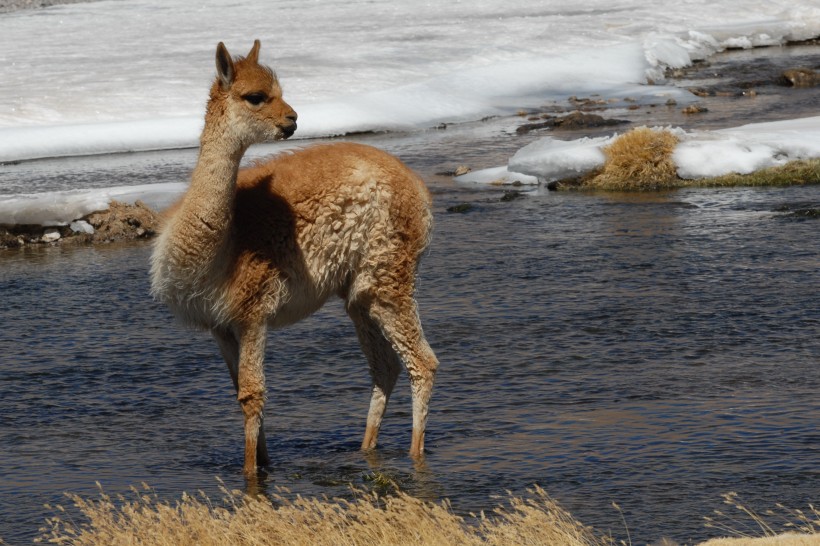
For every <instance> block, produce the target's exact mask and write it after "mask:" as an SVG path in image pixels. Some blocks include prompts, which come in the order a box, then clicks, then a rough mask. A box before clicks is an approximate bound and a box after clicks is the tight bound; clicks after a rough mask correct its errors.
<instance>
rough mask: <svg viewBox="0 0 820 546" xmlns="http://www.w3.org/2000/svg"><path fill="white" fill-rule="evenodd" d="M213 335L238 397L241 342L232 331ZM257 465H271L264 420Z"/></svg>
mask: <svg viewBox="0 0 820 546" xmlns="http://www.w3.org/2000/svg"><path fill="white" fill-rule="evenodd" d="M211 333H212V334H213V336H214V339H216V342H217V344H218V345H219V350H220V352H221V353H222V358H224V359H225V364H227V366H228V372H229V373H230V374H231V381H232V382H233V388H234V390H235V391H236V393H237V395H238V394H239V341H238V340H237V339H236V336H235V335H234V333H233V332H232V331H231V330H227V329H215V330H212V331H211ZM256 463H257V464H260V465H263V466H264V465H268V464H270V457H269V456H268V444H267V442H266V441H265V424H264V418H263V422H262V424H261V425H259V435H258V437H257V442H256Z"/></svg>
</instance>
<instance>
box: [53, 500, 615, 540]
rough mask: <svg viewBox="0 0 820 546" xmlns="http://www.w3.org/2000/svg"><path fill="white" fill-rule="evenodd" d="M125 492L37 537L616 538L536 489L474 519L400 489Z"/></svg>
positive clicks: (85, 506) (79, 504)
mask: <svg viewBox="0 0 820 546" xmlns="http://www.w3.org/2000/svg"><path fill="white" fill-rule="evenodd" d="M133 493H134V495H133V498H132V499H125V498H122V497H119V498H117V499H112V498H110V497H109V496H107V495H106V494H105V493H103V492H102V491H100V498H99V500H87V499H82V498H80V497H78V496H75V495H72V496H70V498H71V500H72V502H73V504H74V505H75V507H76V508H77V509H79V511H80V513H81V514H82V516H83V517H84V518H85V519H87V521H86V522H84V523H75V522H74V521H73V520H72V519H71V518H70V517H69V516H68V514H67V512H66V511H65V509H63V508H61V507H56V509H57V510H58V515H57V516H55V517H53V518H50V519H48V520H47V521H46V527H45V528H44V529H42V530H41V533H42V535H41V537H40V538H39V540H38V541H39V542H49V543H53V544H65V545H95V546H96V545H100V546H102V545H106V546H110V545H118V544H128V545H149V544H150V545H157V546H161V545H168V546H171V545H174V546H176V545H179V544H197V545H200V546H211V545H227V544H230V545H263V544H265V545H270V544H288V545H316V546H322V545H328V546H330V545H334V546H337V545H371V544H379V545H388V546H389V545H397V546H398V545H414V544H418V545H422V544H423V545H467V546H470V545H498V546H501V545H509V544H531V545H539V544H544V545H551V546H563V545H566V546H614V541H613V539H612V538H610V537H600V536H597V535H596V534H595V532H594V531H593V530H592V529H590V528H588V527H585V526H583V525H581V524H580V523H578V522H577V521H575V519H574V518H572V516H571V515H570V514H569V513H568V512H566V511H565V510H564V509H562V508H561V507H560V506H558V504H557V503H556V502H555V501H554V500H552V499H551V498H550V497H549V496H548V495H547V494H546V493H545V492H544V491H543V490H542V489H540V488H536V489H534V490H532V491H531V492H530V493H531V497H530V498H527V499H522V498H516V497H511V498H510V501H509V506H506V507H501V508H498V509H497V510H495V513H494V514H492V515H489V516H488V515H485V514H480V515H479V516H477V517H476V521H477V523H474V524H473V523H468V522H466V521H465V520H464V519H463V518H461V517H459V516H457V515H455V514H454V513H453V512H452V510H451V508H450V505H449V504H448V503H447V502H446V501H445V502H442V503H440V504H434V503H429V502H424V501H421V500H418V499H415V498H413V497H411V496H410V495H407V494H405V493H401V492H396V493H395V494H394V495H391V496H379V495H378V494H376V493H367V492H363V491H356V492H355V495H354V498H353V500H345V499H316V498H311V499H308V498H303V497H301V496H296V497H295V498H293V497H292V496H290V495H288V494H287V493H286V492H284V493H283V494H281V495H276V496H274V498H273V499H272V500H268V499H267V498H251V497H248V496H245V495H242V494H241V493H239V492H237V491H234V492H227V491H224V493H225V495H226V497H225V499H224V500H223V502H222V504H221V505H220V506H215V505H214V504H213V503H211V501H210V500H209V499H208V498H207V497H205V496H204V494H201V497H200V498H194V497H190V496H183V498H182V500H180V501H177V502H175V503H173V504H171V503H168V502H164V501H160V500H159V499H158V498H157V497H156V495H155V494H154V493H153V492H151V491H150V490H149V489H147V487H146V488H145V490H144V491H137V490H134V492H133Z"/></svg>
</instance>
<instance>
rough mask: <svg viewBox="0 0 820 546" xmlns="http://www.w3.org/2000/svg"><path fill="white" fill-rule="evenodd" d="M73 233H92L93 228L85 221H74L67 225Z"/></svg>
mask: <svg viewBox="0 0 820 546" xmlns="http://www.w3.org/2000/svg"><path fill="white" fill-rule="evenodd" d="M68 227H69V228H71V231H72V232H74V233H88V234H89V235H90V234H92V233H94V227H93V226H92V225H91V224H89V223H88V222H86V221H85V220H75V221H74V222H71V223H70V224H69V225H68Z"/></svg>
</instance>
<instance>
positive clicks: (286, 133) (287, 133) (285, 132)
mask: <svg viewBox="0 0 820 546" xmlns="http://www.w3.org/2000/svg"><path fill="white" fill-rule="evenodd" d="M281 129H282V138H290V137H291V136H293V133H295V132H296V122H294V123H291V124H290V125H288V126H286V127H282V128H281Z"/></svg>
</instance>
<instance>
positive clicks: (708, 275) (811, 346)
mask: <svg viewBox="0 0 820 546" xmlns="http://www.w3.org/2000/svg"><path fill="white" fill-rule="evenodd" d="M429 138H433V137H424V139H428V140H429ZM435 138H444V137H435ZM499 146H500V145H499ZM516 146H518V144H516ZM388 147H390V145H389V143H388ZM471 150H473V149H472V148H470V147H469V146H464V147H463V149H460V150H459V151H458V154H454V153H453V151H452V147H451V148H450V149H449V151H448V150H447V149H444V150H437V149H436V146H435V145H434V146H430V145H429V144H428V145H427V146H426V147H425V148H421V147H419V146H418V145H417V144H414V143H413V142H409V143H404V144H401V145H398V144H397V145H396V146H395V147H394V149H393V151H396V152H397V153H399V154H400V155H401V156H402V157H403V158H405V159H406V160H407V161H408V162H410V163H411V165H412V166H414V167H416V168H417V169H419V170H421V171H422V172H423V173H424V174H425V175H426V177H427V178H428V179H429V180H430V181H431V187H432V190H433V193H434V195H435V202H436V204H435V214H436V222H437V224H436V231H435V237H434V240H433V244H432V247H431V250H430V252H429V254H428V255H427V256H426V258H425V260H424V263H423V265H422V274H421V283H420V287H419V301H420V306H421V313H422V318H423V322H424V325H425V329H426V332H427V335H428V338H429V340H430V343H431V345H432V347H433V348H434V350H435V351H436V352H437V354H438V356H439V358H440V360H441V362H442V366H441V369H440V373H439V376H438V379H437V384H436V390H435V392H434V396H433V402H432V410H431V416H430V425H429V430H428V438H427V447H428V449H429V454H428V456H427V458H426V464H425V465H424V466H414V465H413V463H412V461H411V460H410V459H408V458H407V457H406V455H405V452H406V449H407V448H408V446H409V440H410V401H409V392H408V391H409V389H408V383H407V380H406V378H404V377H402V379H401V380H400V382H399V385H398V386H397V388H396V393H395V395H394V397H393V399H392V400H391V404H390V408H389V409H388V416H387V418H386V421H385V423H384V426H383V432H382V435H381V436H380V440H381V445H380V448H379V449H378V451H377V452H376V453H375V454H373V455H369V456H365V455H363V454H362V453H360V452H359V451H358V446H359V442H360V441H361V435H362V433H363V431H364V419H365V414H366V411H367V404H368V401H369V378H368V373H367V366H366V363H365V361H364V357H363V356H362V355H361V353H360V350H359V348H358V345H357V342H356V338H355V334H354V331H353V327H352V325H351V324H350V323H349V321H348V319H347V317H346V315H345V313H344V312H343V310H342V307H341V304H340V302H338V301H335V302H331V304H329V305H328V306H327V307H326V308H325V309H324V310H322V311H321V312H319V313H318V314H317V315H315V316H314V317H312V318H311V319H309V320H307V321H304V322H302V323H300V324H298V325H296V326H293V327H290V328H288V329H286V330H280V331H276V332H273V333H272V334H271V335H270V341H269V346H268V352H267V380H268V386H269V390H270V400H269V403H268V405H267V408H266V415H267V421H266V427H267V433H268V442H269V447H270V451H271V455H272V457H273V464H272V466H271V468H270V474H269V476H268V478H267V481H266V482H265V486H266V487H268V488H269V489H270V490H273V488H274V487H275V486H286V487H289V488H290V489H292V490H293V491H294V492H298V493H301V494H303V495H314V494H315V495H321V494H328V495H345V494H347V492H348V485H347V484H349V483H352V484H354V485H366V484H367V483H368V477H370V476H372V475H373V473H375V472H378V473H380V474H383V475H386V476H388V477H390V478H392V479H394V480H395V481H396V482H397V483H398V484H399V485H400V486H401V487H402V488H403V489H405V490H407V491H409V492H411V493H412V494H414V495H419V496H422V497H424V498H428V499H431V500H436V499H441V498H445V497H446V498H449V499H451V500H452V504H453V507H454V509H455V510H456V511H457V512H459V513H462V514H466V513H469V512H476V511H478V510H482V509H483V510H490V509H492V508H493V507H495V506H497V505H498V504H499V502H501V501H500V500H499V499H498V498H497V496H498V495H501V496H502V497H504V496H505V495H506V493H505V491H507V490H509V491H512V492H513V493H515V494H525V493H526V489H527V487H529V486H531V485H532V484H539V485H541V486H543V487H544V488H545V489H547V491H548V492H549V493H550V494H552V495H553V496H554V497H556V498H557V499H558V500H559V501H560V502H561V503H562V504H563V505H564V506H565V507H566V508H568V509H569V510H570V511H571V512H572V513H573V515H575V516H576V517H577V518H578V519H580V520H581V521H582V522H584V523H586V524H589V525H594V526H596V527H599V528H601V529H602V530H611V531H612V533H613V534H614V535H615V536H616V537H623V536H625V531H624V528H623V524H622V523H621V516H620V515H619V514H618V513H617V512H616V511H615V510H614V509H613V508H612V507H611V503H612V502H613V501H615V502H617V503H618V504H619V506H620V507H621V508H622V509H623V512H624V518H625V520H626V521H627V523H628V525H629V531H630V533H631V538H632V540H633V542H634V543H636V544H638V543H645V542H648V541H652V540H657V539H658V538H660V537H662V536H668V537H671V538H674V539H676V540H679V541H682V542H691V541H695V540H699V539H703V538H706V537H708V536H711V535H712V534H714V531H710V530H709V529H706V528H704V527H703V522H702V516H705V515H708V514H709V513H710V512H711V511H712V510H713V509H715V508H718V507H719V506H720V504H721V499H720V494H721V493H724V492H727V491H737V492H738V493H740V494H741V496H742V498H744V499H746V500H747V501H748V502H749V503H750V504H752V505H753V506H754V507H755V508H758V509H760V510H763V509H766V508H769V507H771V506H772V505H773V504H774V503H775V502H782V503H784V504H786V505H787V506H791V507H794V508H804V507H805V506H806V505H807V503H808V502H812V501H814V502H816V501H817V500H818V498H817V492H818V491H820V474H819V473H818V469H820V432H818V430H820V399H819V398H818V396H817V393H818V392H820V372H818V363H820V296H818V286H820V256H819V254H818V249H820V245H818V243H817V233H818V227H820V225H818V220H817V219H812V218H802V217H800V216H799V215H796V214H794V213H793V211H795V210H798V211H799V210H803V209H817V208H818V207H820V187H816V186H815V187H794V188H785V189H730V190H687V191H677V192H671V193H664V194H641V195H589V194H573V193H561V194H556V193H549V192H546V191H543V190H536V191H534V192H530V193H527V194H526V195H523V196H521V197H519V198H518V199H513V200H502V199H501V197H502V195H503V190H502V189H478V188H472V187H459V186H456V185H454V184H453V183H452V182H451V181H450V180H449V179H446V178H443V177H437V176H435V174H434V173H435V172H436V171H437V170H439V169H441V168H443V167H445V166H447V161H448V160H451V158H452V157H454V156H457V157H461V158H466V161H468V162H469V161H470V157H469V156H470V154H471V153H473V154H474V157H473V158H472V159H473V160H476V158H478V157H483V158H484V159H485V160H486V158H487V154H489V155H492V154H493V153H498V154H499V158H501V157H509V150H498V151H497V152H493V150H494V148H493V143H492V142H484V143H480V145H476V146H475V148H474V150H473V151H471ZM178 154H179V156H178V158H177V159H174V158H173V154H170V155H169V154H162V155H160V156H157V157H160V159H158V160H156V161H154V162H152V161H151V160H146V159H144V158H142V159H139V161H138V162H137V163H136V164H137V169H138V170H139V169H143V170H149V169H151V168H153V167H151V166H150V165H153V164H155V163H156V164H159V165H161V166H162V168H163V169H164V170H168V169H170V171H171V172H177V173H180V174H179V176H183V177H184V176H186V175H185V171H186V167H183V165H187V164H189V163H190V162H191V161H192V156H191V154H190V153H188V152H179V153H178ZM120 160H121V159H108V160H105V159H99V160H94V161H100V162H103V163H105V162H106V161H107V162H108V163H105V164H104V166H103V167H100V168H99V169H97V170H99V171H100V172H102V173H103V174H94V172H93V171H94V169H93V168H89V169H88V171H89V173H86V174H84V175H83V176H87V177H89V178H90V179H92V180H91V182H89V184H91V185H93V184H94V181H93V179H94V178H95V177H100V176H109V174H110V173H111V172H113V171H112V168H111V161H120ZM87 161H90V162H92V163H93V161H92V160H87ZM498 163H499V164H500V163H502V161H498ZM146 165H148V166H146ZM450 166H452V165H450ZM27 168H28V169H29V170H32V168H31V167H27ZM38 168H39V169H40V170H41V171H42V170H43V169H44V167H42V166H40V167H38ZM45 169H46V170H48V169H47V168H45ZM34 170H36V169H34ZM55 170H58V169H57V167H55ZM80 170H82V169H75V167H74V166H72V167H71V168H70V169H69V171H70V172H72V173H74V172H79V171H80ZM115 170H116V169H115ZM106 173H108V174H106ZM41 175H42V173H41ZM43 176H45V175H43ZM137 176H138V177H140V176H146V177H148V176H150V172H148V173H145V172H143V173H142V174H140V173H137ZM105 183H112V182H111V181H109V182H103V181H99V182H98V184H99V185H105ZM465 202H468V203H471V204H472V205H473V210H472V211H471V212H469V213H466V214H454V213H448V212H447V211H446V209H447V208H448V207H450V206H452V205H455V204H459V203H465ZM149 254H150V247H149V245H147V244H135V245H110V246H98V247H95V248H90V247H83V248H47V249H39V250H27V251H5V252H2V253H0V297H2V304H0V362H1V364H0V537H3V538H4V539H5V540H6V541H8V542H10V543H13V544H14V543H19V542H27V541H30V539H31V538H32V537H33V536H35V535H36V532H37V528H38V527H39V526H40V525H41V524H42V522H43V519H44V518H45V517H47V516H48V515H50V514H51V512H50V511H49V510H47V509H45V508H43V506H42V505H43V504H44V503H46V502H48V503H57V502H63V503H65V499H63V498H62V492H63V491H71V492H75V493H80V494H83V495H87V496H93V495H96V486H95V481H99V482H100V483H101V484H102V485H103V487H104V488H105V490H106V491H107V492H109V493H120V492H127V490H128V486H129V485H132V484H139V483H140V482H143V481H144V482H147V483H148V484H150V485H152V486H153V487H154V488H155V489H156V490H157V492H158V494H159V495H160V496H161V497H163V498H169V499H174V498H178V497H179V495H180V493H181V492H182V491H189V492H193V491H197V490H204V491H205V492H206V493H208V494H209V495H211V496H212V498H217V499H218V498H219V497H220V494H219V491H218V484H217V482H216V480H215V477H217V476H218V477H221V478H222V479H223V480H225V482H226V484H227V485H228V487H230V488H242V487H243V483H244V482H243V480H242V477H241V462H242V461H241V458H242V427H241V414H240V411H239V408H238V405H237V404H236V401H235V399H234V395H233V393H232V386H231V382H230V379H229V377H228V374H227V371H226V369H225V366H224V364H223V363H222V361H221V359H220V357H219V355H218V352H217V349H216V347H215V344H214V343H213V342H212V341H211V339H210V337H209V336H208V335H206V334H203V333H199V332H191V331H186V330H184V329H182V328H180V327H178V326H176V325H174V323H173V322H172V320H171V317H170V315H169V313H168V312H167V311H166V310H165V309H164V308H163V307H161V306H160V305H158V304H156V303H154V302H153V301H152V300H151V299H150V297H149V295H148V278H147V269H148V264H147V263H148V257H149Z"/></svg>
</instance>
